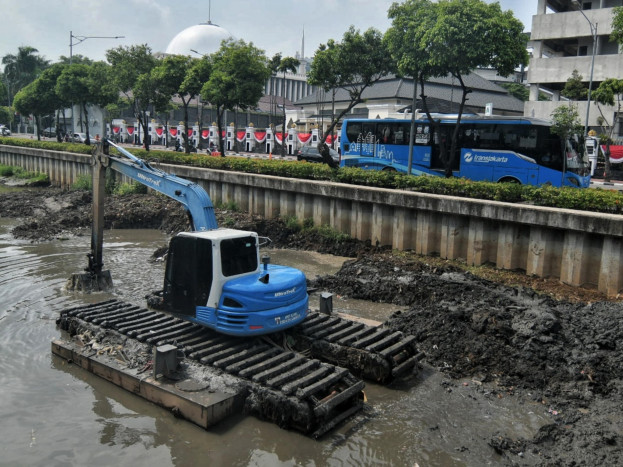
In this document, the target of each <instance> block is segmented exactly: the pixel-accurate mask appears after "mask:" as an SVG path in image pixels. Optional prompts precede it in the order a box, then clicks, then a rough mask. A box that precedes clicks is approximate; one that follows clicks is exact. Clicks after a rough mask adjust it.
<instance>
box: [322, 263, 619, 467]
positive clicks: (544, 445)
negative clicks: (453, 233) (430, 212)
mask: <svg viewBox="0 0 623 467" xmlns="http://www.w3.org/2000/svg"><path fill="white" fill-rule="evenodd" d="M313 284H314V285H315V286H318V287H322V288H326V289H330V290H334V291H335V292H336V293H338V294H342V295H345V296H349V297H353V298H361V299H369V300H370V299H371V300H380V301H384V302H389V303H394V304H396V305H407V306H408V307H409V309H408V311H406V312H398V313H395V314H394V315H393V316H392V317H391V318H390V319H389V320H388V322H387V323H386V325H387V326H388V327H390V328H392V329H396V330H400V331H402V332H404V333H407V334H412V335H414V336H415V337H416V338H417V343H418V348H419V350H421V351H423V352H425V354H426V358H425V362H426V363H427V364H429V365H431V366H433V367H435V368H436V369H438V370H439V371H442V372H444V373H446V374H447V375H448V376H450V377H452V378H453V380H455V381H456V380H464V379H465V378H467V379H468V381H470V382H469V383H465V384H472V385H474V386H475V387H476V388H477V389H478V390H485V389H484V388H485V387H486V388H488V389H487V390H493V391H495V393H496V396H497V397H511V396H512V397H519V398H522V399H524V400H525V401H526V403H535V404H536V406H537V407H539V406H541V407H542V410H543V411H547V413H549V414H550V416H551V420H552V422H551V424H549V425H546V426H544V427H543V428H542V429H541V430H540V431H539V433H538V434H537V436H535V438H534V439H509V438H507V437H505V436H504V434H503V433H500V435H499V436H497V437H495V438H493V439H491V440H490V445H491V446H492V447H493V448H494V449H496V450H497V451H498V452H500V453H503V454H504V455H505V458H506V459H507V460H508V461H509V463H517V464H520V465H521V464H522V463H523V460H524V457H522V456H525V455H526V454H527V453H529V454H530V455H531V456H532V457H535V458H536V459H537V460H538V462H541V461H542V462H543V463H544V464H552V465H596V464H598V463H599V464H604V465H621V463H622V462H623V444H622V443H623V436H622V435H623V414H622V413H621V410H620V408H621V406H622V405H621V404H622V402H623V401H622V398H621V382H622V380H623V351H622V349H621V343H622V342H623V319H622V317H623V306H622V305H621V304H620V303H613V302H605V301H601V302H595V303H583V302H575V303H572V302H569V301H564V300H556V299H553V298H551V297H549V296H547V295H542V294H539V293H537V292H535V291H534V290H533V289H529V288H524V287H508V286H505V285H502V284H497V283H494V282H491V281H489V280H485V279H482V278H478V277H476V276H474V275H472V274H469V273H465V272H463V271H460V270H458V269H457V268H455V267H452V266H450V267H448V268H440V267H439V266H431V265H426V264H425V263H422V262H420V261H409V260H405V259H401V260H396V258H395V257H392V256H391V255H389V254H377V255H370V256H367V257H362V258H360V259H358V260H354V261H349V262H347V263H345V264H344V266H343V268H342V269H341V270H340V271H339V272H338V273H337V274H335V275H333V276H328V277H322V278H318V279H316V280H315V281H313ZM480 388H483V389H480Z"/></svg>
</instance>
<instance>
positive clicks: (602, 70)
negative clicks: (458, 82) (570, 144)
mask: <svg viewBox="0 0 623 467" xmlns="http://www.w3.org/2000/svg"><path fill="white" fill-rule="evenodd" d="M617 6H623V0H594V1H581V2H577V1H571V0H539V2H538V9H537V14H536V15H534V16H533V17H532V32H531V35H530V45H531V46H532V48H533V55H532V58H531V59H530V64H529V67H528V82H529V83H530V99H529V101H527V102H526V103H525V106H524V115H526V116H531V117H538V118H544V119H550V118H551V113H552V111H553V110H554V109H555V108H556V107H558V106H559V105H561V102H560V100H561V95H560V92H561V91H562V89H563V88H564V86H565V84H566V82H567V79H569V77H570V76H571V74H572V73H573V70H577V71H578V73H579V74H580V75H581V76H582V77H583V81H584V82H585V83H586V85H587V87H588V85H589V82H590V76H591V69H592V70H593V82H592V89H593V90H594V89H596V88H597V87H598V86H599V84H600V83H601V82H602V81H604V80H605V79H608V78H623V56H622V55H621V54H620V53H619V47H618V44H616V43H615V42H612V41H611V40H610V33H611V32H612V18H613V14H614V7H617ZM580 10H582V11H580ZM595 28H596V43H595V57H594V59H595V60H594V66H592V59H593V56H592V52H593V35H594V31H595ZM539 91H546V92H547V93H548V94H551V95H552V100H551V101H539V100H538V96H539ZM565 103H566V102H565ZM577 106H578V112H579V114H580V117H581V120H582V123H585V118H586V110H587V101H580V102H578V103H577ZM601 108H602V110H603V111H604V116H605V117H606V119H608V120H609V121H610V122H612V121H613V119H614V118H615V115H614V113H615V109H614V108H611V107H610V108H606V107H604V106H601ZM599 116H600V112H599V109H598V108H597V106H596V105H595V104H594V103H591V104H590V116H589V119H588V125H589V127H595V128H596V129H598V117H599ZM620 131H621V130H619V133H620ZM615 134H616V133H615ZM620 136H623V135H620Z"/></svg>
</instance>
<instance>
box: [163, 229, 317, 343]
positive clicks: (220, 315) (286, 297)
mask: <svg viewBox="0 0 623 467" xmlns="http://www.w3.org/2000/svg"><path fill="white" fill-rule="evenodd" d="M163 300H164V305H165V307H166V309H167V310H169V311H171V312H172V313H176V314H180V315H182V316H183V317H184V318H185V319H188V320H190V321H193V322H196V323H198V324H202V325H204V326H207V327H210V328H212V329H214V330H216V331H218V332H221V333H224V334H229V335H237V336H249V335H259V334H267V333H272V332H277V331H280V330H283V329H287V328H289V327H291V326H294V325H296V324H298V323H299V322H301V321H302V320H303V319H304V318H305V316H306V315H307V311H308V300H309V299H308V295H307V282H306V279H305V275H304V274H303V273H302V272H301V271H299V270H298V269H294V268H290V267H286V266H278V265H272V264H269V263H268V262H267V261H265V262H264V263H263V264H260V260H259V240H258V236H257V234H256V233H254V232H247V231H241V230H234V229H216V230H210V231H202V232H183V233H181V234H178V235H177V236H175V237H173V238H172V239H171V243H170V245H169V253H168V257H167V265H166V271H165V277H164V291H163Z"/></svg>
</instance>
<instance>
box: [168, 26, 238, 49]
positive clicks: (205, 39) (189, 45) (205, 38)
mask: <svg viewBox="0 0 623 467" xmlns="http://www.w3.org/2000/svg"><path fill="white" fill-rule="evenodd" d="M230 37H231V34H230V33H229V31H227V29H225V28H222V27H220V26H219V25H217V24H213V23H212V22H211V21H208V22H207V23H200V24H197V25H195V26H191V27H189V28H186V29H184V30H183V31H182V32H180V33H179V34H178V35H177V36H175V37H174V38H173V39H172V40H171V42H169V45H168V46H167V49H166V50H165V53H167V54H171V55H191V54H192V53H193V52H191V49H192V50H196V51H197V52H198V53H200V54H202V55H203V54H211V53H213V52H216V51H217V50H218V49H219V48H220V47H221V41H223V40H224V39H229V38H230Z"/></svg>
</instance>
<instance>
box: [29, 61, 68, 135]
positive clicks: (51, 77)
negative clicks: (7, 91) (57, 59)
mask: <svg viewBox="0 0 623 467" xmlns="http://www.w3.org/2000/svg"><path fill="white" fill-rule="evenodd" d="M65 67H66V66H65V65H63V64H61V63H55V64H53V65H52V66H51V67H50V68H47V69H45V70H44V71H43V73H41V75H40V76H39V78H37V80H36V83H37V92H38V93H39V98H40V101H41V102H40V107H41V109H42V115H47V114H52V113H54V112H58V111H59V109H61V108H64V107H67V106H69V105H71V101H67V100H64V99H62V98H61V96H60V95H59V94H58V93H57V92H56V83H57V81H58V78H59V77H60V75H61V74H62V72H63V70H64V69H65ZM57 122H58V118H57ZM38 128H39V131H41V125H39V126H38ZM56 139H57V140H58V141H60V140H61V134H60V128H59V127H58V124H57V125H56Z"/></svg>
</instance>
